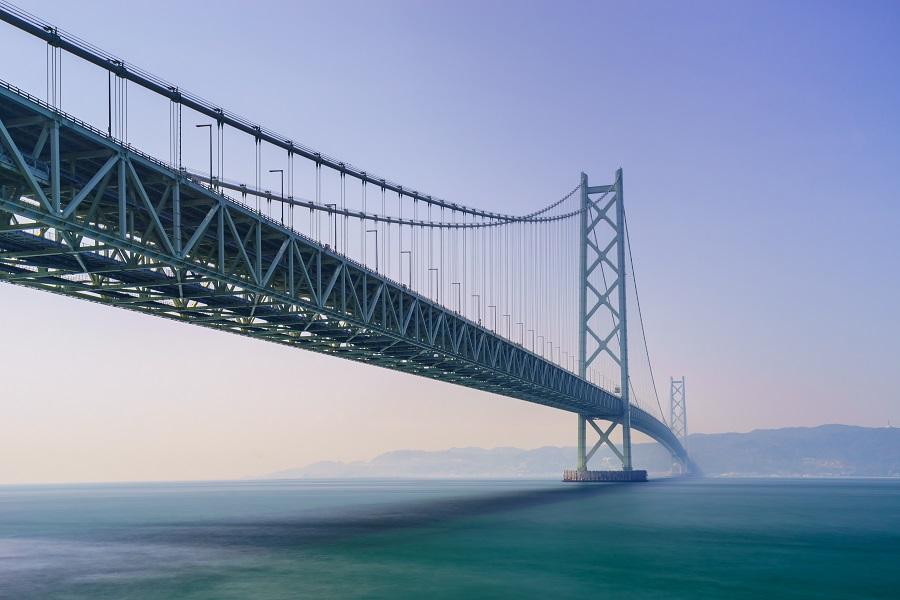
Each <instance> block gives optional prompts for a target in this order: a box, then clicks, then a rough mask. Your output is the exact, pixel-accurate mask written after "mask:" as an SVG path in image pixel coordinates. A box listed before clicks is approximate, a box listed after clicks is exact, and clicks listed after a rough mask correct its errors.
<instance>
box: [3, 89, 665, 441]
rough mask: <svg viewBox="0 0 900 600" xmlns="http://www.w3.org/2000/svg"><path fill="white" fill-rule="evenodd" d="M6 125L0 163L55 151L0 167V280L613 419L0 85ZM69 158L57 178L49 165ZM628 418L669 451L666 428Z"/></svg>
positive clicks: (537, 368)
mask: <svg viewBox="0 0 900 600" xmlns="http://www.w3.org/2000/svg"><path fill="white" fill-rule="evenodd" d="M14 119H18V121H17V123H19V124H20V126H18V127H15V128H12V129H11V128H8V127H4V126H2V125H0V137H2V138H3V148H4V151H5V152H4V156H6V157H7V158H8V155H14V156H15V155H18V156H20V157H21V156H22V152H21V150H20V149H21V148H22V147H26V148H28V147H31V148H34V147H36V145H37V142H38V141H40V138H41V137H43V136H44V135H45V134H44V133H43V131H44V130H45V129H48V127H47V125H48V123H49V125H50V126H49V131H50V134H49V135H50V137H51V140H52V139H53V138H55V139H56V141H55V142H53V144H51V146H55V147H56V150H51V149H49V148H46V147H45V148H42V149H41V150H40V151H39V152H38V153H37V156H35V157H34V158H33V160H32V161H31V162H29V161H28V160H26V159H24V158H23V159H22V160H18V159H15V160H12V161H9V160H5V159H3V157H0V185H2V186H3V190H13V192H4V195H3V197H2V198H0V217H3V215H7V216H6V217H5V218H0V225H2V226H3V230H0V252H2V254H0V280H6V281H10V282H12V283H16V284H18V285H24V286H29V287H35V288H37V289H43V290H46V291H51V292H54V293H59V294H64V295H68V296H73V297H78V298H83V299H88V300H90V301H94V302H99V303H102V304H106V305H112V306H118V307H120V308H125V309H128V310H134V311H138V312H143V313H147V314H152V315H156V316H161V317H164V318H168V319H172V320H177V321H181V322H189V323H193V324H196V325H200V326H204V327H211V328H215V329H221V330H226V331H230V332H233V333H238V334H240V335H247V336H250V337H255V338H259V339H266V340H269V341H273V342H276V343H281V344H286V345H289V346H293V347H299V348H305V349H308V350H313V351H316V352H321V353H325V354H331V355H335V356H340V357H343V358H347V359H350V360H354V361H358V362H364V363H367V364H375V365H378V366H382V367H386V368H390V369H394V370H398V371H404V372H408V373H414V374H417V375H421V376H425V377H430V378H433V379H439V380H442V381H450V382H453V383H457V384H460V385H464V386H467V387H470V388H475V389H480V390H484V391H488V392H494V393H498V394H502V395H506V396H510V397H514V398H519V399H522V400H527V401H530V402H535V403H538V404H544V405H547V406H552V407H555V408H560V409H563V410H567V411H572V412H576V413H578V414H581V415H587V416H590V417H607V418H610V417H618V416H619V415H621V413H622V410H623V408H622V400H621V398H618V397H616V396H615V395H613V394H611V393H609V392H607V391H606V390H603V389H601V388H599V387H597V386H594V385H593V384H591V383H589V382H587V381H585V380H584V379H583V378H580V377H577V376H576V375H574V374H572V373H570V372H568V371H566V370H564V369H561V368H559V367H558V366H556V365H554V364H552V363H550V362H548V361H546V360H544V359H543V358H541V357H540V356H538V355H536V354H534V353H532V352H530V351H529V350H527V349H525V348H524V347H522V346H520V345H518V344H515V343H512V342H510V341H508V340H506V339H504V338H501V337H499V336H497V335H495V334H494V333H493V332H491V331H489V330H487V329H485V328H484V327H481V326H480V325H478V324H476V323H473V322H471V321H468V320H466V319H464V318H462V317H460V316H459V315H457V314H455V313H453V312H451V311H449V310H446V309H444V308H443V307H441V306H439V305H437V304H435V303H434V302H432V301H430V300H428V299H426V298H424V297H421V296H419V295H418V294H415V293H413V292H412V291H411V290H409V289H406V288H405V287H403V286H401V285H399V284H397V283H396V282H393V281H390V280H387V279H385V278H384V277H383V276H380V275H379V274H377V273H374V272H372V271H369V270H368V269H366V268H365V267H363V266H362V265H359V264H357V263H355V262H353V261H351V260H349V259H347V258H345V257H343V256H340V255H337V254H335V253H334V252H332V251H330V250H328V249H326V248H325V247H323V246H321V245H320V244H318V243H316V242H314V241H312V240H309V239H307V238H305V237H303V236H300V235H298V234H295V233H293V232H291V231H289V230H287V229H285V228H284V227H281V226H279V225H278V224H277V223H275V222H273V221H271V220H270V219H268V218H266V217H264V216H262V215H260V214H257V213H255V212H253V211H252V210H250V209H249V208H247V207H245V206H243V205H240V204H238V203H236V202H234V201H232V200H231V199H229V198H227V197H225V196H223V195H220V194H218V193H216V192H214V191H212V190H210V189H208V188H206V187H203V186H201V185H199V184H197V183H195V182H192V181H189V180H187V179H185V178H184V177H183V174H181V173H179V172H178V171H176V170H172V169H170V168H168V167H166V166H165V165H163V164H161V163H159V162H157V161H155V160H153V159H151V158H150V157H147V156H145V155H142V154H139V153H137V152H136V151H134V150H133V149H131V148H126V147H123V146H122V145H120V144H118V143H117V142H116V141H114V140H111V139H108V138H107V137H106V136H104V135H101V134H100V133H99V132H96V131H92V130H90V129H88V128H85V127H83V126H81V125H80V124H78V123H76V122H74V121H72V120H70V119H68V118H66V117H65V116H63V115H61V114H58V113H55V112H54V111H51V110H49V109H47V108H45V107H43V106H40V105H38V104H37V103H35V102H33V101H31V100H30V99H27V98H24V97H22V96H19V95H18V94H16V93H15V92H12V91H11V90H7V89H4V88H0V122H10V121H11V120H14ZM53 132H57V133H55V134H54V133H53ZM76 154H77V155H78V156H80V157H81V158H79V160H77V161H75V162H74V163H72V164H68V165H67V167H68V168H66V169H60V160H61V159H60V158H59V155H69V156H72V155H76ZM44 165H46V166H44ZM45 169H46V171H47V172H49V173H50V176H49V177H42V173H44V170H45ZM23 223H34V224H39V226H35V227H33V226H30V225H28V226H26V225H21V224H23ZM633 420H634V421H635V423H636V424H635V426H636V427H639V428H640V429H641V430H642V431H645V432H646V433H647V434H648V435H650V436H652V437H654V438H656V439H659V440H660V441H661V442H662V443H664V444H666V445H667V446H669V447H671V448H674V449H676V450H675V451H676V452H677V448H678V447H679V445H678V443H677V440H674V438H672V437H671V434H670V432H669V430H668V428H667V427H665V425H664V424H662V423H661V422H659V421H658V420H657V419H655V418H654V417H652V416H651V415H649V414H647V413H643V412H639V413H637V414H636V416H635V417H634V418H633Z"/></svg>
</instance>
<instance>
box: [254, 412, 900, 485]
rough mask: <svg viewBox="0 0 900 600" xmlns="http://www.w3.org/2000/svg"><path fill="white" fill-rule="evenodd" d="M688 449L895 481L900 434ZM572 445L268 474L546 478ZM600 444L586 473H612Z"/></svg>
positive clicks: (401, 453) (831, 430) (753, 471)
mask: <svg viewBox="0 0 900 600" xmlns="http://www.w3.org/2000/svg"><path fill="white" fill-rule="evenodd" d="M633 451H634V462H635V466H636V467H638V468H644V469H647V470H648V471H650V472H651V473H655V474H662V473H667V472H669V470H670V468H671V463H672V461H671V458H670V457H669V454H668V452H666V451H665V450H664V449H663V448H662V447H661V446H659V445H658V444H636V445H635V446H634V450H633ZM688 451H689V452H690V453H691V456H692V457H693V459H694V461H695V462H696V463H697V464H698V465H699V466H700V468H701V469H702V470H703V473H704V474H705V475H707V476H741V477H750V476H768V477H771V476H775V477H900V429H896V428H893V427H882V428H869V427H852V426H848V425H822V426H819V427H790V428H784V429H758V430H755V431H751V432H749V433H715V434H702V433H698V434H693V435H691V436H690V437H689V438H688ZM574 461H575V448H560V447H553V446H546V447H543V448H537V449H534V450H522V449H519V448H492V449H485V448H451V449H449V450H439V451H422V450H396V451H394V452H386V453H384V454H381V455H379V456H377V457H375V458H374V459H372V460H370V461H357V462H351V463H343V462H333V461H326V462H318V463H313V464H311V465H308V466H306V467H301V468H297V469H288V470H285V471H279V472H277V473H272V474H271V475H268V476H267V478H273V479H293V478H346V477H385V478H390V477H403V478H442V479H447V478H552V479H557V478H559V477H560V476H561V474H562V471H563V469H569V468H572V466H573V463H574ZM618 466H619V462H618V459H616V458H615V457H614V455H613V454H612V452H610V451H609V449H608V448H606V447H604V448H603V449H602V450H600V451H598V452H597V454H595V455H594V457H593V458H592V459H591V468H592V469H615V468H618Z"/></svg>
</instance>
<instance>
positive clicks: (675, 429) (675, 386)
mask: <svg viewBox="0 0 900 600" xmlns="http://www.w3.org/2000/svg"><path fill="white" fill-rule="evenodd" d="M669 428H670V429H671V430H672V433H674V434H675V437H677V438H678V440H679V441H680V442H681V445H682V446H684V447H685V448H687V436H688V428H687V407H686V405H685V392H684V375H682V376H681V379H675V378H674V377H671V378H669Z"/></svg>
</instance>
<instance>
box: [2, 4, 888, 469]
mask: <svg viewBox="0 0 900 600" xmlns="http://www.w3.org/2000/svg"><path fill="white" fill-rule="evenodd" d="M19 5H20V6H21V7H22V8H24V9H26V10H28V11H30V12H32V13H34V14H36V15H38V16H40V17H42V18H44V19H47V20H49V21H51V22H53V23H55V24H57V25H58V26H59V27H60V28H62V29H65V30H67V31H69V32H71V33H74V34H75V35H77V36H79V37H81V38H83V39H86V40H88V41H90V42H92V43H93V44H94V45H96V46H99V47H100V48H103V49H105V50H108V51H110V52H112V53H113V54H116V55H118V56H122V57H124V58H125V59H126V60H128V61H129V62H130V63H133V64H136V65H139V66H141V67H142V68H144V69H146V70H148V71H150V72H152V73H155V74H158V75H160V76H162V77H164V78H165V79H167V80H169V81H173V82H176V83H178V84H179V85H180V86H182V87H183V88H185V89H188V90H191V91H193V92H195V93H197V94H199V95H201V96H203V97H205V98H208V99H210V100H213V101H215V102H217V103H220V104H222V105H224V106H226V107H228V108H230V109H231V110H233V111H234V112H237V113H239V114H242V115H247V116H250V117H252V118H255V119H257V120H258V121H260V122H262V123H263V124H264V125H266V126H268V127H270V128H272V129H275V130H277V131H280V132H283V133H285V134H288V135H292V136H295V138H294V139H296V140H299V141H302V142H303V143H304V144H306V145H309V146H312V147H314V148H317V149H319V150H321V151H323V152H325V153H327V154H330V155H332V156H338V157H340V158H341V159H343V160H346V161H348V162H351V163H353V164H355V165H359V166H361V167H364V168H366V169H368V170H370V171H373V172H378V173H382V174H385V175H386V176H388V177H390V178H391V179H394V180H397V181H400V182H403V183H404V185H406V184H408V185H410V186H411V187H417V188H418V189H421V190H427V191H428V192H429V193H433V194H435V195H439V196H441V197H443V198H448V199H451V200H453V201H456V202H460V203H464V204H468V205H472V206H478V207H482V208H485V209H493V210H499V211H505V212H513V213H522V212H526V211H528V210H531V209H534V208H537V207H540V206H543V205H545V204H547V203H548V202H549V201H550V200H552V199H555V198H558V197H559V196H560V195H561V194H562V193H564V192H566V191H568V190H569V189H571V187H572V185H574V183H575V182H576V181H577V177H578V173H579V172H581V171H585V172H588V173H591V174H592V177H594V176H596V178H598V179H600V180H603V179H604V178H605V179H611V178H612V174H613V173H614V171H615V169H616V168H617V167H619V166H621V167H623V168H624V169H625V172H626V174H627V175H626V176H627V179H628V184H627V203H628V214H629V217H628V222H629V230H630V233H631V238H632V244H633V246H634V261H635V264H636V267H637V270H638V278H639V281H640V292H641V302H642V308H643V311H644V320H645V323H646V326H647V333H648V338H649V339H648V342H649V346H650V349H651V352H652V356H653V362H654V369H655V371H656V373H657V378H658V382H659V383H660V393H661V394H662V395H663V397H664V399H665V397H666V396H667V391H668V390H667V384H668V378H669V376H671V375H674V376H680V375H684V376H685V377H686V379H687V405H688V413H689V428H690V430H691V431H692V432H723V431H748V430H752V429H756V428H771V427H783V426H812V425H818V424H823V423H847V424H854V425H865V426H885V425H887V424H888V422H889V421H890V422H893V423H895V424H896V423H898V422H900V368H898V364H897V356H898V355H900V354H898V340H900V320H898V319H897V318H896V309H897V307H898V306H900V277H898V271H900V269H898V265H900V241H898V232H900V208H898V201H900V168H898V165H900V138H898V133H900V111H898V110H897V106H900V71H898V70H897V69H896V58H897V56H900V35H898V32H900V5H897V4H896V3H892V2H875V1H870V2H862V3H854V4H851V3H847V2H843V3H842V2H800V1H791V2H728V3H724V2H708V3H707V2H685V3H671V2H641V3H605V2H545V3H542V2H524V3H520V4H517V5H511V4H509V3H506V2H429V3H426V2H401V1H394V2H384V3H374V2H328V3H326V2H314V3H305V2H284V3H281V2H255V3H242V2H216V3H215V4H214V5H213V4H212V3H204V2H194V3H183V2H168V1H158V2H154V3H134V4H128V5H127V6H126V5H122V4H121V3H120V2H111V1H109V2H107V1H99V0H90V1H85V2H80V3H68V2H25V1H24V0H22V1H21V2H20V4H19ZM0 54H2V55H3V56H6V57H10V56H15V57H16V60H12V61H11V60H4V61H3V63H2V67H0V78H2V79H4V80H7V81H9V82H11V83H13V84H15V85H19V86H21V87H24V88H25V89H29V90H32V91H34V92H36V93H38V94H40V95H42V94H43V91H44V81H45V73H44V64H45V63H44V61H45V50H44V46H43V45H42V44H41V43H39V42H37V41H35V40H33V39H29V38H27V37H26V36H25V35H24V34H22V33H20V32H18V31H17V30H14V29H12V28H10V27H9V26H7V25H5V24H0ZM66 61H68V62H66ZM105 95H106V81H105V75H103V76H102V78H100V77H98V76H96V75H93V76H91V75H88V74H87V72H86V71H85V73H84V74H83V76H82V74H81V71H79V70H78V67H76V66H74V65H73V64H72V60H70V59H65V58H64V73H63V108H64V109H66V110H67V111H69V112H73V113H74V114H77V115H79V116H81V115H82V114H84V115H85V117H86V118H88V117H89V116H90V115H91V114H93V115H95V116H96V114H101V113H102V114H104V115H105V111H106V105H105ZM95 98H100V99H101V100H99V101H97V100H95ZM136 102H137V101H136ZM153 110H156V108H153V109H151V108H149V105H148V108H146V111H145V112H142V110H141V108H140V105H139V104H138V105H136V106H135V108H132V112H131V115H130V119H131V121H132V123H131V125H130V127H131V128H132V129H133V130H134V135H135V136H136V139H141V136H142V135H143V138H142V139H145V140H146V148H147V149H148V150H150V151H151V152H153V153H155V154H158V155H161V156H163V157H165V153H166V144H165V142H164V141H162V140H163V139H164V138H161V137H160V136H159V135H158V131H159V128H160V125H161V123H163V122H164V120H165V114H166V113H165V108H164V105H163V108H161V109H160V111H161V114H162V116H163V119H162V120H158V119H157V118H156V116H155V115H156V113H154V112H152V111H153ZM92 111H93V112H92ZM104 118H105V116H104ZM162 127H163V128H164V127H165V126H164V125H162ZM136 143H137V142H136ZM140 147H144V146H140ZM202 149H203V145H202V144H201V145H200V146H197V147H196V148H192V149H189V150H188V151H187V153H186V159H187V160H188V161H189V162H190V161H193V162H194V163H195V164H197V165H198V166H202V165H203V164H204V163H203V156H204V155H203V150H202ZM191 152H193V154H191ZM0 310H2V313H3V317H2V321H0V322H2V323H3V327H2V334H3V342H4V343H3V344H0V380H2V381H3V384H2V391H3V393H2V398H0V409H2V419H0V455H2V456H4V457H6V460H2V461H0V483H24V482H60V481H117V480H174V479H210V478H233V477H245V476H252V475H260V474H264V473H268V472H272V471H275V470H279V469H285V468H290V467H295V466H300V465H304V464H307V463H310V462H313V461H317V460H366V459H369V458H371V457H373V456H375V455H377V454H378V453H380V452H384V451H388V450H394V449H401V448H416V449H442V448H448V447H461V446H483V447H495V446H518V447H526V448H531V447H539V446H544V445H574V443H575V416H574V415H571V414H569V413H564V412H561V411H557V410H553V409H550V408H546V407H541V406H537V405H532V404H529V403H524V402H521V401H518V400H512V399H509V398H503V397H500V396H495V395H491V394H487V393H483V392H477V391H473V390H468V389H464V388H459V387H454V386H451V385H448V384H443V383H439V382H433V381H427V380H422V379H418V378H415V377H412V376H409V375H404V374H399V373H393V372H390V371H387V370H383V369H377V368H375V367H370V366H365V365H357V364H353V363H350V362H347V361H342V360H340V359H336V358H331V357H324V356H320V355H317V354H313V353H308V352H303V351H298V350H293V349H289V348H284V347H281V346H275V345H271V344H266V343H263V342H259V341H254V340H249V339H246V338H242V337H238V336H233V335H229V334H225V333H220V332H214V331H209V330H206V329H202V328H197V327H192V326H188V325H184V324H178V323H172V322H168V321H165V320H162V319H153V318H151V317H147V316H143V315H139V314H132V313H129V312H126V311H120V310H113V309H110V308H106V307H102V306H99V305H94V304H89V303H84V302H78V301H75V300H71V299H67V298H64V297H57V296H53V295H50V294H44V293H40V292H36V291H32V290H28V289H24V288H17V287H13V286H10V285H5V284H4V285H0ZM573 459H574V457H573Z"/></svg>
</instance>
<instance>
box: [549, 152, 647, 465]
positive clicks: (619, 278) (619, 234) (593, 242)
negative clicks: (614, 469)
mask: <svg viewBox="0 0 900 600" xmlns="http://www.w3.org/2000/svg"><path fill="white" fill-rule="evenodd" d="M623 201H624V198H623V186H622V169H618V170H617V171H616V178H615V181H614V182H613V183H612V184H611V185H597V186H592V185H589V183H588V176H587V175H585V174H584V173H582V174H581V236H580V237H581V240H580V242H581V243H580V256H579V278H578V279H579V296H578V305H579V306H578V308H579V311H578V319H579V322H578V374H579V375H580V376H581V377H582V378H586V376H587V373H588V369H589V368H590V366H591V364H593V363H594V362H595V361H598V360H599V359H600V357H601V355H603V354H604V353H606V354H607V355H609V356H610V357H611V358H612V360H613V362H615V363H616V364H617V365H618V366H619V373H620V379H619V386H618V389H617V390H615V392H616V393H617V394H619V395H620V396H621V398H622V413H621V415H619V417H618V419H615V420H613V421H612V423H611V424H610V425H609V426H608V427H606V428H603V429H602V428H600V427H599V426H598V425H597V424H596V423H595V422H594V419H592V418H590V417H589V416H587V415H578V463H577V469H576V475H575V477H576V478H577V479H581V477H582V476H579V475H577V474H585V475H583V477H584V478H586V479H590V477H591V476H589V475H587V474H588V473H590V472H589V471H588V470H587V463H588V461H589V460H590V458H591V457H592V456H593V455H594V453H595V452H596V451H597V450H598V449H599V448H600V446H602V445H603V444H604V443H606V444H608V445H609V447H610V448H611V449H612V451H613V452H614V453H615V454H616V456H618V457H619V459H620V460H621V461H622V469H623V470H624V471H631V470H632V469H631V404H630V401H629V389H630V386H629V379H628V328H627V315H626V297H625V291H626V289H627V285H626V281H625V275H626V272H627V268H626V262H625V251H626V239H625V207H624V204H623ZM587 425H590V426H591V428H592V429H594V431H595V432H596V433H597V435H598V436H599V440H598V441H597V442H596V444H594V446H593V448H592V449H591V450H590V452H587V446H586V433H587ZM617 425H620V426H621V427H622V448H621V450H619V449H618V448H616V446H615V445H614V444H613V443H612V441H611V440H610V439H609V435H610V433H612V431H613V429H615V427H616V426H617ZM644 476H646V474H644ZM568 477H569V476H568V475H567V478H568Z"/></svg>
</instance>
